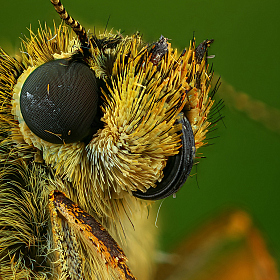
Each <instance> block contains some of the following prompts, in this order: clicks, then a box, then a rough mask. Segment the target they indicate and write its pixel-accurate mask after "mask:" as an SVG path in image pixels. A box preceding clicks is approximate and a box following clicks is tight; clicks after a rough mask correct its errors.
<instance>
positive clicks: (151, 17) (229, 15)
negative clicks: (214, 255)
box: [0, 0, 280, 267]
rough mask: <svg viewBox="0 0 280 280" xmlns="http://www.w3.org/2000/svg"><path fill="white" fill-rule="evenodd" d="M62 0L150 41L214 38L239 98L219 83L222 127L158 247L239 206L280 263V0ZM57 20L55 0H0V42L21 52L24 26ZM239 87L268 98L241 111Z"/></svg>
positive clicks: (168, 213)
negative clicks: (160, 38) (53, 4)
mask: <svg viewBox="0 0 280 280" xmlns="http://www.w3.org/2000/svg"><path fill="white" fill-rule="evenodd" d="M63 4H64V5H65V6H66V7H67V10H68V12H69V13H70V14H71V15H72V16H73V17H74V18H75V19H78V20H79V21H80V22H81V23H82V24H83V25H84V26H85V27H86V28H90V29H91V30H93V27H94V26H96V28H97V30H98V28H99V27H104V26H105V25H106V22H107V20H108V17H109V16H110V21H109V25H108V29H110V28H114V30H122V31H124V33H125V34H128V35H129V34H132V33H134V32H135V31H140V33H142V34H143V36H144V39H145V40H146V41H148V42H152V41H155V40H157V39H158V38H159V37H160V35H161V34H163V35H164V36H165V37H167V38H170V39H172V40H170V42H171V43H172V46H173V47H177V48H178V49H180V50H182V49H183V48H184V47H185V46H188V45H189V41H190V39H191V38H192V35H193V32H194V31H195V36H196V39H197V42H201V41H202V40H204V39H212V38H214V39H215V42H214V44H213V45H212V46H211V48H210V51H209V54H215V58H214V59H212V60H210V63H212V62H213V63H214V69H215V71H216V72H217V73H219V75H221V77H222V79H223V80H225V81H226V84H230V85H232V86H233V87H234V90H233V94H232V96H233V97H231V99H230V98H228V94H229V93H228V91H227V89H226V87H223V88H221V90H220V91H219V95H218V97H217V99H219V98H223V99H224V100H225V105H226V107H225V108H224V109H223V111H222V114H223V115H224V116H225V119H224V123H225V126H224V125H223V123H222V122H220V123H219V125H218V126H219V129H218V130H217V131H215V132H214V133H212V135H211V137H212V136H219V138H216V139H214V140H210V143H214V145H211V146H209V147H205V148H202V149H201V150H200V151H201V152H203V153H204V155H205V156H206V157H207V158H206V159H202V160H201V162H200V164H199V165H197V168H196V167H194V169H193V172H192V173H193V174H195V173H197V177H196V176H195V175H194V176H193V177H191V178H190V179H189V180H188V181H187V183H186V185H185V186H184V188H182V189H181V190H180V192H179V193H178V194H177V198H176V199H173V198H172V197H171V198H168V199H166V200H165V201H164V202H163V204H162V207H161V210H160V212H159V217H158V223H159V224H160V225H161V235H160V246H161V249H162V250H164V251H169V250H171V249H172V248H173V247H174V246H176V245H177V244H178V243H179V242H180V241H181V240H182V239H183V238H184V236H186V235H188V234H189V233H190V232H192V230H193V229H194V228H196V227H197V226H198V225H199V224H201V223H203V222H204V221H205V220H206V219H207V218H209V217H211V216H212V215H214V214H216V213H218V212H220V211H222V210H223V209H228V208H241V209H244V210H246V211H247V212H249V214H250V215H252V217H253V220H254V222H255V224H256V225H257V227H258V228H259V229H260V230H261V231H262V233H263V236H264V237H265V240H266V242H267V244H268V248H269V249H270V252H271V253H272V255H273V256H274V258H275V259H276V260H277V262H278V267H279V265H280V184H279V178H278V176H279V173H280V169H279V167H280V164H279V161H280V145H279V144H280V117H279V116H280V113H279V111H280V90H279V85H278V84H279V80H280V79H279V76H280V70H279V65H280V56H279V46H280V36H279V30H280V17H279V11H280V1H279V0H267V1H260V0H254V1H253V0H247V1H244V0H232V1H221V0H212V1H209V0H184V1H183V0H173V1H166V2H164V1H158V0H142V1H128V0H114V1H113V0H111V1H95V0H80V1H74V0H64V1H63ZM53 19H55V20H56V22H60V19H59V17H58V15H57V14H56V13H55V11H54V9H53V7H52V5H51V4H50V3H49V1H48V0H40V1H35V0H25V1H3V0H2V3H1V17H0V24H1V27H2V28H1V34H0V46H1V47H3V48H4V49H6V50H8V52H9V53H11V54H13V53H15V52H17V50H18V47H19V44H20V40H19V37H23V36H24V34H25V35H28V31H27V29H26V27H29V26H30V24H31V26H32V29H33V30H36V29H37V27H38V20H40V21H41V22H45V21H46V22H47V23H48V24H49V25H51V24H52V20H53ZM101 31H102V29H101ZM235 92H236V99H238V98H239V97H240V95H238V92H244V93H246V94H247V95H248V96H250V97H251V98H252V99H250V100H255V101H256V100H259V101H260V102H262V103H260V102H257V104H261V105H260V107H256V108H255V111H254V114H253V115H252V114H250V113H249V114H248V112H247V111H246V108H245V109H244V110H238V108H237V107H236V106H235V101H234V100H235V99H234V98H235V97H234V96H235V95H234V94H235ZM243 97H244V96H243ZM238 100H239V99H238ZM240 102H241V105H242V102H243V101H242V100H241V101H240ZM254 104H255V103H254ZM246 106H247V105H246ZM246 106H245V107H246ZM259 108H265V112H263V111H260V110H259ZM253 109H254V108H253ZM253 109H252V110H253ZM258 112H259V115H258ZM277 117H279V118H277ZM264 118H265V120H266V121H263V119H264ZM197 182H198V184H197ZM198 185H199V187H198ZM158 205H159V204H158Z"/></svg>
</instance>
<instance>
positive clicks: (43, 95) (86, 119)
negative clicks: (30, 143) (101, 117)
mask: <svg viewBox="0 0 280 280" xmlns="http://www.w3.org/2000/svg"><path fill="white" fill-rule="evenodd" d="M20 109H21V113H22V116H23V118H24V120H25V122H26V124H27V126H28V127H29V129H30V130H31V131H32V132H33V133H34V134H36V135H37V136H38V137H40V138H41V139H43V140H45V141H48V142H50V143H55V144H62V143H73V142H77V141H81V140H83V139H84V138H85V137H86V136H88V135H89V134H90V133H93V130H94V127H93V123H94V122H95V117H96V114H97V111H98V87H97V83H96V78H95V75H94V73H93V71H92V70H91V69H90V68H89V67H88V66H87V65H86V64H84V63H82V62H79V61H70V60H66V59H58V60H52V61H49V62H47V63H45V64H43V65H41V66H39V67H38V68H36V69H35V70H34V71H33V72H32V73H31V74H30V75H29V76H28V78H27V79H26V81H25V83H24V85H23V87H22V90H21V94H20Z"/></svg>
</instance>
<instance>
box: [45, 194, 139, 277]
mask: <svg viewBox="0 0 280 280" xmlns="http://www.w3.org/2000/svg"><path fill="white" fill-rule="evenodd" d="M49 201H50V209H51V213H52V216H53V217H56V218H57V217H58V218H59V217H61V216H62V219H64V220H66V221H67V222H68V224H69V226H70V227H72V228H74V229H75V230H76V231H77V232H79V233H80V234H81V235H82V237H83V238H84V240H85V241H86V242H87V244H88V245H89V246H91V247H93V248H95V249H96V250H97V252H98V253H99V254H100V255H101V256H102V258H103V259H104V260H105V262H106V264H108V265H109V266H111V267H112V268H113V269H116V270H117V271H118V272H119V274H120V276H121V277H122V279H124V280H133V279H136V278H135V277H134V276H133V274H132V273H131V271H130V270H129V268H128V266H127V264H126V261H127V258H126V256H125V254H124V252H123V251H122V249H121V248H120V246H119V245H118V244H117V242H116V241H115V240H114V239H113V238H112V237H111V235H110V234H109V233H108V232H107V230H106V229H105V228H104V227H103V226H102V225H101V224H100V223H98V222H97V221H96V220H95V219H94V218H93V217H92V216H91V215H89V214H88V213H87V212H85V211H84V210H83V209H82V208H80V207H79V206H78V205H77V204H75V203H74V202H73V201H72V200H70V199H69V198H67V197H66V196H65V195H64V194H63V193H62V192H60V191H57V190H56V191H52V192H51V193H50V195H49ZM56 227H57V224H56V222H55V219H53V229H54V230H55V229H56Z"/></svg>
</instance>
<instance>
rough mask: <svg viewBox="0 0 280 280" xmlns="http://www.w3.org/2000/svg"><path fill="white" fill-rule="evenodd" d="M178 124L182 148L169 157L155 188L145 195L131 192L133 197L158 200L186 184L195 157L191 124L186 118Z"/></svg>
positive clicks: (139, 192)
mask: <svg viewBox="0 0 280 280" xmlns="http://www.w3.org/2000/svg"><path fill="white" fill-rule="evenodd" d="M179 122H180V123H181V124H182V147H181V149H180V152H179V153H178V154H177V155H175V156H173V157H169V158H168V161H167V164H166V166H165V168H164V169H163V174H164V176H163V178H162V181H161V182H159V183H158V184H157V186H156V187H155V188H149V189H148V190H147V191H146V192H145V193H143V192H142V191H140V190H138V191H136V192H133V195H134V196H135V197H138V198H141V199H145V200H159V199H163V198H165V197H168V196H170V195H172V194H174V193H176V192H177V191H178V190H179V189H180V188H181V187H182V186H183V185H184V183H185V182H186V180H187V178H188V176H189V174H190V172H191V169H192V166H193V158H194V156H195V140H194V135H193V131H192V127H191V124H190V123H189V121H188V119H187V118H186V117H182V118H181V120H179Z"/></svg>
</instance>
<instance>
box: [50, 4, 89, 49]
mask: <svg viewBox="0 0 280 280" xmlns="http://www.w3.org/2000/svg"><path fill="white" fill-rule="evenodd" d="M50 1H51V3H52V4H53V6H54V8H55V10H56V11H57V12H58V14H59V16H60V17H61V18H62V19H63V20H64V21H65V23H66V24H68V25H70V26H71V27H72V29H73V30H74V32H75V33H76V34H77V35H78V38H79V40H80V42H81V44H82V46H85V45H87V44H88V37H87V33H86V31H85V29H84V27H83V26H81V25H80V23H79V22H78V21H76V20H75V19H73V18H72V17H71V16H69V14H68V13H67V11H66V10H65V8H64V7H63V5H62V3H61V2H60V0H50Z"/></svg>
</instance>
